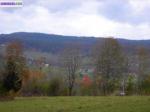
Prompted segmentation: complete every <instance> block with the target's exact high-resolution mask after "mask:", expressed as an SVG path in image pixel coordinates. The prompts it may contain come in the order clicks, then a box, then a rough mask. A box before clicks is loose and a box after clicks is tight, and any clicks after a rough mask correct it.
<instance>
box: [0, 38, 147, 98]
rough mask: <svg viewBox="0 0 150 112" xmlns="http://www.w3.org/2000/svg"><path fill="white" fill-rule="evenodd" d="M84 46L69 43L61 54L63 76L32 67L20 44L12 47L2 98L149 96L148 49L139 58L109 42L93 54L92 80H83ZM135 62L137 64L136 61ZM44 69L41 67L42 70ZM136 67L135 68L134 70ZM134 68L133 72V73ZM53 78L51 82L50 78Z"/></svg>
mask: <svg viewBox="0 0 150 112" xmlns="http://www.w3.org/2000/svg"><path fill="white" fill-rule="evenodd" d="M81 49H82V46H81V45H80V44H77V43H76V44H74V43H69V44H67V45H66V47H65V48H64V50H63V51H62V52H61V53H60V56H59V62H60V63H61V64H60V66H59V70H60V72H57V74H54V75H53V76H51V77H50V76H49V75H50V74H53V73H52V70H51V68H48V70H49V71H48V72H47V73H48V74H49V75H47V74H46V73H44V72H43V71H42V66H41V65H42V61H39V63H40V64H39V63H38V65H37V70H35V69H31V68H30V67H29V66H28V62H27V61H26V57H25V56H24V53H23V51H24V50H23V46H22V44H21V43H20V42H13V43H9V44H8V45H7V46H6V49H5V54H4V55H3V57H1V59H3V60H0V61H1V62H0V63H3V64H2V65H1V66H0V95H1V96H16V95H22V96H24V95H26V96H28V95H29V96H30V95H51V96H58V95H69V96H72V95H149V94H150V74H149V73H150V70H149V67H150V61H149V59H150V55H149V51H148V50H147V49H146V48H144V47H139V48H137V54H136V55H134V56H133V55H132V56H131V55H130V54H127V53H126V52H125V51H124V50H123V47H122V46H121V45H120V44H119V43H118V41H117V40H116V39H114V38H106V39H104V40H103V41H102V42H97V44H96V45H95V46H94V47H93V49H92V50H91V52H92V53H91V57H92V59H91V60H90V61H92V63H93V64H92V65H91V66H92V68H93V75H92V78H90V79H89V78H88V77H85V78H81V79H80V78H79V70H80V69H81V68H82V60H83V58H84V57H83V54H82V52H81V51H82V50H81ZM133 60H134V61H133ZM39 66H40V67H39ZM131 66H132V67H131ZM131 68H132V69H131ZM48 77H49V78H48Z"/></svg>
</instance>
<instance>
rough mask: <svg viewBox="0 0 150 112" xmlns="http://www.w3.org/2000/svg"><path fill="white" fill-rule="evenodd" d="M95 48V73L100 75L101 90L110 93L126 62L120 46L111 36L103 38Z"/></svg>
mask: <svg viewBox="0 0 150 112" xmlns="http://www.w3.org/2000/svg"><path fill="white" fill-rule="evenodd" d="M98 47H99V48H97V50H96V51H97V52H96V53H97V54H95V55H96V73H97V75H99V76H101V84H100V88H101V92H102V93H103V94H104V95H107V94H110V93H111V92H112V91H113V90H114V88H115V85H116V83H118V81H120V80H121V78H122V76H123V73H124V71H125V67H126V63H125V58H124V54H123V52H122V49H121V46H120V45H119V43H118V42H117V40H115V39H113V38H107V39H105V40H104V41H103V42H102V43H101V45H99V46H98Z"/></svg>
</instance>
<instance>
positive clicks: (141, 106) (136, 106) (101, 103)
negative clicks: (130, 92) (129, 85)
mask: <svg viewBox="0 0 150 112" xmlns="http://www.w3.org/2000/svg"><path fill="white" fill-rule="evenodd" d="M0 112H150V97H146V96H142V97H136V96H132V97H40V98H17V99H16V100H14V101H10V102H0Z"/></svg>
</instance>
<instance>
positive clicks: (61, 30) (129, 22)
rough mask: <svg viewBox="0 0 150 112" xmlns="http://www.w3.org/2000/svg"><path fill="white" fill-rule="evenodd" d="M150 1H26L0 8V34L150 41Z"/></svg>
mask: <svg viewBox="0 0 150 112" xmlns="http://www.w3.org/2000/svg"><path fill="white" fill-rule="evenodd" d="M149 11H150V0H23V7H21V8H0V33H1V34H2V33H12V32H41V33H48V34H60V35H72V36H95V37H109V36H113V37H115V38H126V39H136V40H141V39H150V12H149Z"/></svg>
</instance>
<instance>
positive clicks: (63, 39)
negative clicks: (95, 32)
mask: <svg viewBox="0 0 150 112" xmlns="http://www.w3.org/2000/svg"><path fill="white" fill-rule="evenodd" d="M103 39H104V38H102V37H100V38H95V37H76V36H62V35H54V34H44V33H27V32H17V33H11V34H0V44H5V43H7V42H10V41H14V40H19V41H21V42H22V43H23V44H24V46H25V48H26V49H34V50H39V51H43V52H51V53H58V52H60V51H61V50H62V49H63V48H64V47H65V45H66V44H67V43H80V44H81V45H82V48H83V50H84V51H85V52H88V51H89V50H90V49H91V48H92V46H93V45H94V44H96V42H98V41H102V40H103ZM118 41H119V43H120V44H121V45H122V46H123V47H124V48H125V50H126V51H130V52H132V51H134V50H135V49H136V48H137V47H138V46H144V47H146V48H150V40H126V39H118Z"/></svg>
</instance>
